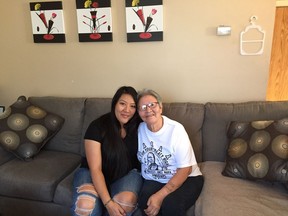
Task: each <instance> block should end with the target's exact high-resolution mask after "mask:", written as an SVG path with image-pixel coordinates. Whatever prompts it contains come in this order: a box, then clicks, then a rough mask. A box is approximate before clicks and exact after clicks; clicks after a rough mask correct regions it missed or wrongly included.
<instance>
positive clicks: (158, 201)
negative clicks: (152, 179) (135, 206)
mask: <svg viewBox="0 0 288 216" xmlns="http://www.w3.org/2000/svg"><path fill="white" fill-rule="evenodd" d="M162 202H163V197H162V196H161V195H160V194H158V193H156V194H153V195H152V196H150V198H149V199H148V202H147V206H148V207H147V208H146V209H145V210H144V212H145V213H146V214H147V215H148V216H155V215H157V214H158V212H159V210H160V208H161V205H162Z"/></svg>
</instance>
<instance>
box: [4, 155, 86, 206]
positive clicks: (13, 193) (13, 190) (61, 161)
mask: <svg viewBox="0 0 288 216" xmlns="http://www.w3.org/2000/svg"><path fill="white" fill-rule="evenodd" d="M80 161H81V157H80V156H79V155H77V154H72V153H64V152H55V151H46V150H42V151H41V152H40V153H39V154H38V155H37V156H36V157H35V159H34V160H32V161H30V162H29V163H27V162H24V161H21V160H18V159H14V160H10V161H8V162H6V163H5V164H2V166H0V176H1V178H0V185H1V187H0V195H1V196H7V197H18V198H24V199H30V200H39V201H47V202H49V201H52V200H53V198H54V194H55V190H56V188H57V185H58V183H59V182H61V181H62V180H63V179H64V178H65V177H66V176H68V175H69V174H70V173H72V172H73V170H75V168H76V167H77V166H78V165H79V164H80Z"/></svg>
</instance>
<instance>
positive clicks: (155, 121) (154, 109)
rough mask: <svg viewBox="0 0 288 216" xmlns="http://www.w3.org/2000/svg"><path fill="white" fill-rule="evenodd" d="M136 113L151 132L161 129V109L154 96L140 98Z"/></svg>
mask: <svg viewBox="0 0 288 216" xmlns="http://www.w3.org/2000/svg"><path fill="white" fill-rule="evenodd" d="M143 108H146V109H143ZM138 112H139V115H140V117H141V119H142V120H143V121H144V122H145V123H146V124H147V126H148V128H149V129H150V130H151V131H157V130H159V129H160V128H161V127H162V107H161V106H160V105H159V103H158V101H157V99H156V98H155V97H154V96H152V95H145V96H143V97H141V98H140V100H139V102H138Z"/></svg>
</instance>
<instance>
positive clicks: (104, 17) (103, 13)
mask: <svg viewBox="0 0 288 216" xmlns="http://www.w3.org/2000/svg"><path fill="white" fill-rule="evenodd" d="M76 7H77V22H78V36H79V42H102V41H112V40H113V38H112V15H111V1H110V0H76Z"/></svg>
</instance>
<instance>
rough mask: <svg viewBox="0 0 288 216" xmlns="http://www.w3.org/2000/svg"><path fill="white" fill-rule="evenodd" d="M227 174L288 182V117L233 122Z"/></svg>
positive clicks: (230, 130) (224, 172)
mask: <svg viewBox="0 0 288 216" xmlns="http://www.w3.org/2000/svg"><path fill="white" fill-rule="evenodd" d="M228 137H229V138H230V141H229V146H228V150H227V160H226V166H225V169H224V171H223V175H226V176H230V177H236V178H245V179H246V178H247V179H250V180H267V181H271V182H273V181H279V182H283V183H284V182H288V118H284V119H280V120H275V121H273V120H272V121H270V120H267V121H252V122H232V123H231V125H230V127H229V129H228Z"/></svg>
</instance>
